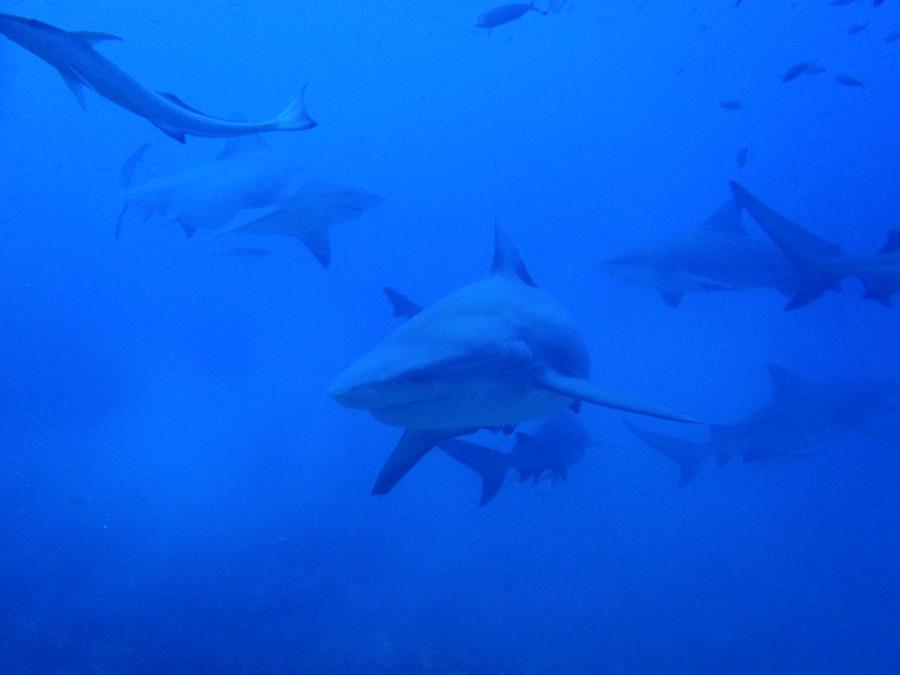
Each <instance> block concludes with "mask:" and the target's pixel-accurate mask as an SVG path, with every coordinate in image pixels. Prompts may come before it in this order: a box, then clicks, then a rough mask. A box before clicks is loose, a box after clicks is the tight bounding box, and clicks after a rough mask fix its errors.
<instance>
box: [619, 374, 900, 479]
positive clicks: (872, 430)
mask: <svg viewBox="0 0 900 675" xmlns="http://www.w3.org/2000/svg"><path fill="white" fill-rule="evenodd" d="M768 372H769V376H770V379H771V381H772V394H771V396H770V398H769V400H768V401H767V402H766V403H765V404H764V405H762V406H761V407H760V408H758V409H757V410H755V411H754V412H752V413H750V414H749V415H747V416H746V417H745V418H743V419H741V420H739V421H737V422H735V423H733V424H713V425H708V430H709V434H708V438H707V439H706V440H704V441H690V440H686V439H683V438H676V437H672V436H667V435H664V434H659V433H655V432H651V431H648V430H647V429H645V428H643V427H640V426H638V425H636V424H633V423H631V422H629V421H628V420H623V421H624V423H625V426H626V427H627V428H628V430H629V431H630V432H631V433H632V434H634V435H635V436H636V437H637V438H638V439H640V440H641V441H643V442H644V443H645V444H646V445H648V446H650V447H651V448H654V449H655V450H657V451H658V452H660V453H661V454H662V455H664V456H665V457H667V458H668V459H670V460H671V461H673V462H674V463H675V464H676V465H677V466H678V469H679V481H678V482H679V485H680V486H682V487H683V486H685V485H687V484H689V483H690V482H692V481H693V480H694V478H695V477H696V476H697V474H698V472H699V471H700V468H701V465H702V463H703V460H704V459H705V458H706V457H715V458H716V459H717V460H718V463H719V464H720V465H721V464H725V463H727V462H728V461H729V460H730V459H731V458H732V457H734V456H741V457H743V459H744V461H745V462H760V463H762V462H770V461H773V460H776V459H780V458H783V457H786V456H794V455H797V454H800V453H804V452H810V451H812V450H814V449H815V447H816V446H818V445H820V444H822V443H823V442H825V441H828V440H830V439H832V438H835V437H838V436H842V435H845V434H848V433H851V432H856V431H861V432H864V433H867V434H869V435H870V436H873V437H875V438H879V439H883V440H890V441H891V442H893V441H894V440H896V439H897V436H896V434H891V433H890V431H891V429H892V428H893V427H894V426H895V425H893V424H890V423H889V424H887V425H885V424H884V422H885V420H890V419H891V416H892V415H894V414H895V413H896V412H897V410H898V409H900V383H897V382H892V381H889V380H884V381H881V380H868V379H862V378H859V379H851V378H846V379H832V380H822V381H818V380H812V379H808V378H806V377H804V376H802V375H800V374H798V373H795V372H794V371H792V370H790V369H788V368H785V367H784V366H781V365H777V364H770V365H769V366H768Z"/></svg>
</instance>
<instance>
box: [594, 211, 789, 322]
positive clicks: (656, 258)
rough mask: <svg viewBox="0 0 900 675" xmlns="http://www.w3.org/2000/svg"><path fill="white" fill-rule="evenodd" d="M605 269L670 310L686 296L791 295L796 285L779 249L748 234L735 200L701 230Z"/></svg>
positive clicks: (638, 250) (645, 247) (648, 246)
mask: <svg viewBox="0 0 900 675" xmlns="http://www.w3.org/2000/svg"><path fill="white" fill-rule="evenodd" d="M600 269H601V270H602V271H603V272H605V273H606V274H608V275H610V276H612V277H614V278H617V279H620V280H622V281H625V282H626V283H631V284H635V285H640V286H648V287H650V288H654V289H656V290H657V291H659V293H660V295H661V296H662V298H663V300H664V301H665V302H666V304H668V305H669V306H670V307H677V306H678V305H679V303H680V302H681V299H682V297H684V295H685V294H687V293H703V292H710V291H727V290H737V289H745V288H775V289H777V290H778V291H779V292H781V293H783V294H790V293H791V292H793V290H794V289H795V288H796V283H797V282H796V273H795V272H794V270H793V268H792V267H791V264H790V263H789V262H788V261H787V260H786V259H785V257H784V256H783V255H782V254H781V253H780V252H779V251H778V249H776V248H775V247H773V246H772V245H771V244H770V243H769V242H767V241H766V240H765V239H760V238H756V237H751V236H750V235H749V234H748V233H747V231H746V230H745V229H744V227H743V225H742V224H741V213H740V209H738V207H737V206H736V205H735V203H734V202H732V201H728V202H726V203H725V204H723V205H722V206H721V207H720V208H719V209H717V210H716V211H714V212H713V213H712V214H711V215H710V216H709V217H708V218H707V219H706V220H705V221H704V222H703V223H701V224H700V225H699V226H698V227H695V228H694V229H692V230H689V231H687V232H685V233H683V234H679V235H676V236H674V237H668V238H665V239H661V240H658V241H655V242H648V243H645V244H641V245H639V246H636V247H634V248H633V249H632V250H631V251H629V252H627V253H625V254H623V255H620V256H616V257H614V258H610V259H608V260H605V261H603V262H601V263H600Z"/></svg>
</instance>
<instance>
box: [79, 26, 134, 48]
mask: <svg viewBox="0 0 900 675" xmlns="http://www.w3.org/2000/svg"><path fill="white" fill-rule="evenodd" d="M71 34H72V35H77V36H78V37H80V38H81V39H82V40H84V41H85V42H87V43H88V44H89V45H90V46H91V47H94V46H96V45H98V44H100V43H101V42H123V40H122V38H120V37H119V36H118V35H113V34H111V33H98V32H97V31H93V30H74V31H71Z"/></svg>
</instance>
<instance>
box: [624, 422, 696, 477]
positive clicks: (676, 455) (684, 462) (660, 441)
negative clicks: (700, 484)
mask: <svg viewBox="0 0 900 675" xmlns="http://www.w3.org/2000/svg"><path fill="white" fill-rule="evenodd" d="M622 423H623V424H624V425H625V428H626V429H628V431H630V432H631V433H632V434H634V435H635V436H637V437H638V438H639V439H640V440H641V441H643V442H644V443H645V444H646V445H649V446H650V447H651V448H653V449H654V450H656V451H657V452H659V453H661V454H662V455H664V456H665V457H667V458H669V459H670V460H672V461H673V462H675V463H676V464H677V465H678V469H679V472H680V473H679V477H678V486H679V487H684V486H685V485H688V484H689V483H691V482H692V481H693V480H694V478H696V477H697V473H698V472H699V471H700V465H701V463H702V462H703V456H704V455H705V454H706V453H705V451H704V448H703V446H702V445H701V444H700V443H696V442H694V441H686V440H684V439H682V438H674V437H672V436H663V435H662V434H655V433H652V432H650V431H647V430H646V429H642V428H641V427H639V426H637V425H636V424H632V423H631V422H629V421H628V420H626V419H623V420H622Z"/></svg>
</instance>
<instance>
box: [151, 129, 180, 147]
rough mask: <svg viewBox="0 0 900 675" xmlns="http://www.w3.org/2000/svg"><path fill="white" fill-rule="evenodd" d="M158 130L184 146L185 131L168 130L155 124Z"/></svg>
mask: <svg viewBox="0 0 900 675" xmlns="http://www.w3.org/2000/svg"><path fill="white" fill-rule="evenodd" d="M153 126H155V127H156V128H157V129H159V130H160V131H161V132H163V133H164V134H165V135H166V136H168V137H169V138H172V139H174V140H176V141H178V142H179V143H181V144H182V145H184V140H185V139H184V131H183V130H182V129H167V128H166V127H161V126H159V125H158V124H154V125H153Z"/></svg>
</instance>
